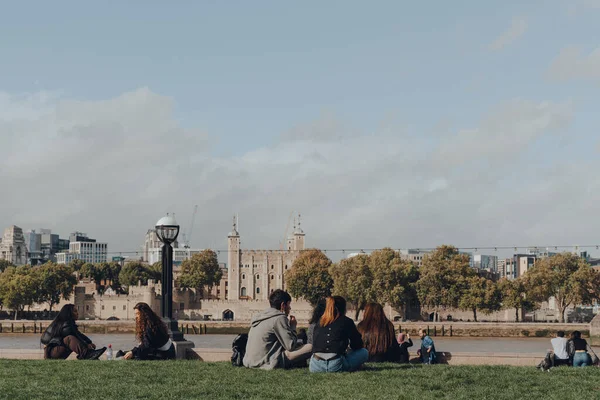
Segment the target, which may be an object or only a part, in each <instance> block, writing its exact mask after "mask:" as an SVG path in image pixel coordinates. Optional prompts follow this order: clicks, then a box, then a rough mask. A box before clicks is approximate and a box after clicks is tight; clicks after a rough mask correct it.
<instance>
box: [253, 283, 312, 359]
mask: <svg viewBox="0 0 600 400" xmlns="http://www.w3.org/2000/svg"><path fill="white" fill-rule="evenodd" d="M291 302H292V297H291V296H290V295H289V294H288V293H287V292H285V291H283V290H280V289H278V290H275V291H274V292H273V293H271V295H270V296H269V303H270V305H271V307H270V308H268V309H267V310H265V311H263V312H261V313H259V314H257V315H255V316H254V318H252V323H251V326H250V332H249V333H248V344H247V345H246V354H245V355H244V366H245V367H248V368H262V369H274V368H292V367H297V366H306V360H308V359H309V358H310V356H311V352H312V345H308V344H307V345H304V346H302V345H301V344H299V343H298V338H297V336H296V325H297V321H296V318H295V317H294V316H293V315H291V316H290V317H289V320H288V315H289V314H290V311H291V309H292V308H291Z"/></svg>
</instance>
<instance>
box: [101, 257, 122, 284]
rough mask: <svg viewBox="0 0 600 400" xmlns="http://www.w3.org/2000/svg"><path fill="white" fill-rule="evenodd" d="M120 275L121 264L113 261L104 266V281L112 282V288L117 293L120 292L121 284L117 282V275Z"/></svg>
mask: <svg viewBox="0 0 600 400" xmlns="http://www.w3.org/2000/svg"><path fill="white" fill-rule="evenodd" d="M120 273H121V263H118V262H116V261H113V262H111V263H109V264H107V265H106V272H105V276H106V279H108V280H109V281H111V282H112V288H113V289H114V290H117V291H121V290H122V289H121V282H120V281H119V275H120Z"/></svg>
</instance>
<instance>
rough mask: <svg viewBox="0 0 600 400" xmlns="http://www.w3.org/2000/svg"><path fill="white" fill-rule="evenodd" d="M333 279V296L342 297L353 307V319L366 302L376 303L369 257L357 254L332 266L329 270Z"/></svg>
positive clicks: (356, 317)
mask: <svg viewBox="0 0 600 400" xmlns="http://www.w3.org/2000/svg"><path fill="white" fill-rule="evenodd" d="M329 272H330V274H331V277H332V279H333V294H335V295H337V296H343V297H344V298H346V300H347V301H348V302H349V303H350V304H352V305H353V306H354V309H355V310H356V311H355V315H354V319H358V314H359V312H360V310H362V309H364V307H365V305H366V304H367V303H368V302H371V301H376V297H375V293H374V291H373V274H372V272H371V267H370V266H369V256H368V255H366V254H359V255H357V256H354V257H350V258H346V259H343V260H341V261H340V262H339V263H337V264H333V265H332V266H331V268H330V269H329Z"/></svg>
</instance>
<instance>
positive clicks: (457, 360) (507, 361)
mask: <svg viewBox="0 0 600 400" xmlns="http://www.w3.org/2000/svg"><path fill="white" fill-rule="evenodd" d="M413 354H414V353H413ZM544 355H545V354H532V353H465V352H454V353H449V352H444V351H438V360H439V363H440V364H448V365H514V366H530V367H534V366H536V365H538V364H539V362H540V361H541V360H542V359H543V358H544ZM76 357H77V356H76V355H75V354H74V353H73V354H71V355H70V356H69V358H68V360H75V359H76ZM0 358H4V359H15V360H42V359H44V351H43V350H41V349H40V350H38V349H34V350H31V349H27V350H22V349H0ZM187 358H189V359H196V360H200V361H206V362H220V361H226V362H228V361H230V359H231V350H229V349H211V348H193V349H188V351H187ZM102 359H105V356H102Z"/></svg>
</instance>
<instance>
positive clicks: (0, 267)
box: [0, 259, 14, 272]
mask: <svg viewBox="0 0 600 400" xmlns="http://www.w3.org/2000/svg"><path fill="white" fill-rule="evenodd" d="M8 267H14V265H13V264H12V263H11V262H10V261H8V260H3V259H0V272H4V270H5V269H6V268H8Z"/></svg>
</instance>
